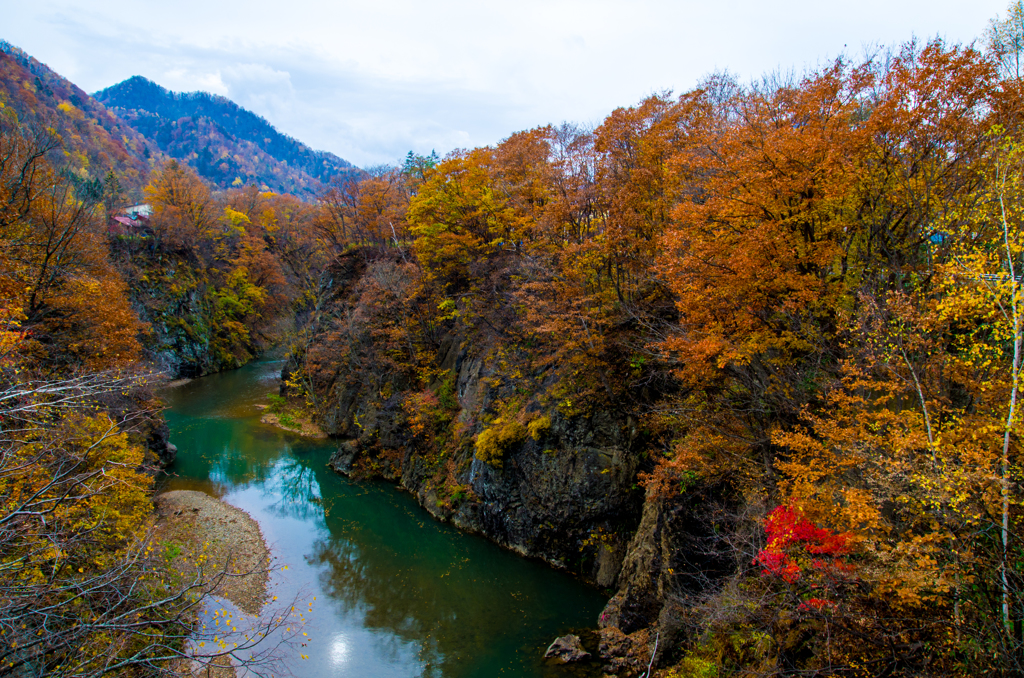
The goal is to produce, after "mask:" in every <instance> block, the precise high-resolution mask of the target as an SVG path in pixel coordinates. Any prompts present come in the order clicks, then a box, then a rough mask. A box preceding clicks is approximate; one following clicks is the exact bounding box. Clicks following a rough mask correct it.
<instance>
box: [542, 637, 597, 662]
mask: <svg viewBox="0 0 1024 678" xmlns="http://www.w3.org/2000/svg"><path fill="white" fill-rule="evenodd" d="M544 657H545V658H546V659H557V660H559V661H561V662H562V663H563V664H569V663H572V662H581V661H586V660H587V659H590V653H589V652H587V651H586V650H584V649H583V643H582V642H580V637H579V636H574V635H568V636H562V637H561V638H555V642H553V643H551V645H549V646H548V649H547V652H545V653H544Z"/></svg>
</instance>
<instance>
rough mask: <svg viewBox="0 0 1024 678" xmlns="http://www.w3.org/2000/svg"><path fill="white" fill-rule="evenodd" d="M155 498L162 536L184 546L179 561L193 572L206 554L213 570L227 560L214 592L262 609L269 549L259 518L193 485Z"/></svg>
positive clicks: (256, 611)
mask: <svg viewBox="0 0 1024 678" xmlns="http://www.w3.org/2000/svg"><path fill="white" fill-rule="evenodd" d="M153 503H154V504H155V505H156V511H157V516H158V518H157V528H156V529H157V537H158V538H159V539H160V540H161V541H163V542H164V543H167V544H170V545H173V546H174V547H177V548H180V549H181V551H180V554H179V555H178V556H177V558H176V561H177V564H178V566H179V567H182V568H183V569H189V568H192V571H194V568H195V563H196V562H197V560H198V556H199V555H200V554H204V553H205V554H206V556H207V559H206V560H207V563H208V565H207V567H206V569H207V572H208V573H209V574H210V575H214V574H216V573H217V572H219V571H221V570H223V569H224V567H225V565H226V567H227V571H228V573H229V576H227V577H224V579H223V580H222V581H221V582H220V584H219V585H218V586H217V588H215V589H214V591H213V592H214V593H215V594H217V595H220V596H224V597H225V598H227V599H228V600H230V601H231V602H233V603H234V604H235V605H237V606H238V607H239V608H241V609H242V610H244V611H245V612H247V613H249V614H253V615H255V614H259V612H260V610H261V609H262V607H263V603H264V602H265V601H266V599H267V580H268V578H269V574H268V568H269V566H270V550H269V549H268V548H267V544H266V542H265V541H264V540H263V535H262V534H261V533H260V526H259V525H258V524H257V523H256V521H255V520H253V519H252V518H251V517H250V516H249V514H248V513H246V512H245V511H243V510H241V509H238V508H235V507H234V506H230V505H228V504H225V503H224V502H222V501H220V500H219V499H214V498H213V497H211V496H209V495H207V494H203V493H202V492H194V491H191V490H174V491H172V492H165V493H164V494H160V495H157V496H156V497H154V498H153ZM209 580H210V579H209V578H208V579H207V581H209Z"/></svg>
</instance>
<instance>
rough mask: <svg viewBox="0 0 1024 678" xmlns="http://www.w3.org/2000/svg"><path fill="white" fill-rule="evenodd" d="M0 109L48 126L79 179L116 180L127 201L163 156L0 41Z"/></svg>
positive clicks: (69, 85) (81, 94)
mask: <svg viewBox="0 0 1024 678" xmlns="http://www.w3.org/2000/svg"><path fill="white" fill-rule="evenodd" d="M0 110H3V111H4V113H5V114H6V115H8V116H10V115H11V114H14V115H15V116H16V119H17V120H19V121H20V122H21V123H22V124H26V125H31V126H32V127H33V128H36V129H42V128H46V127H51V128H53V129H54V130H56V131H57V133H58V134H59V136H60V142H61V145H62V149H63V150H64V151H65V152H66V153H67V154H68V155H67V159H66V160H64V161H62V163H61V164H62V165H63V164H67V166H69V167H70V168H71V169H73V170H74V171H75V172H76V173H77V174H78V175H79V177H81V178H83V179H91V180H97V179H98V180H100V181H102V180H103V179H104V178H105V176H106V175H107V173H109V172H114V173H115V174H116V175H117V176H118V177H119V182H120V184H121V186H122V189H123V190H124V191H126V192H128V194H129V195H128V197H129V198H132V197H134V198H136V199H137V198H139V197H141V194H140V191H141V188H142V186H143V185H145V183H146V181H147V179H148V177H149V171H150V169H151V168H152V167H154V166H156V164H157V163H159V162H162V161H163V160H165V159H166V157H165V156H164V155H163V154H162V153H160V152H159V151H158V150H157V148H156V145H155V144H150V143H149V142H147V141H146V139H145V138H144V137H142V136H141V135H140V134H138V133H137V132H136V131H135V130H133V129H132V128H131V127H130V126H129V125H126V124H125V123H124V121H122V120H120V119H119V118H118V117H117V116H115V115H111V113H110V112H109V111H107V110H106V109H105V108H104V107H103V106H102V105H101V104H98V103H97V102H96V101H95V100H94V99H93V98H92V97H90V96H89V95H88V94H86V93H85V92H83V91H82V90H81V89H79V88H78V87H76V86H75V85H73V84H72V83H70V82H68V81H67V80H65V79H64V78H62V77H61V76H59V75H57V74H56V73H54V72H53V71H51V70H50V69H49V68H47V67H46V65H45V64H41V63H39V62H38V61H36V60H35V59H33V58H32V57H30V56H29V55H27V54H25V53H24V52H23V51H22V50H20V49H18V48H17V47H14V46H13V45H10V44H9V43H7V42H3V41H0Z"/></svg>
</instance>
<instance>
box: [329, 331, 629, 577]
mask: <svg viewBox="0 0 1024 678" xmlns="http://www.w3.org/2000/svg"><path fill="white" fill-rule="evenodd" d="M445 343H446V344H448V345H450V346H452V347H453V349H452V350H453V355H451V356H450V357H448V358H447V359H446V360H445V361H444V362H442V366H444V365H446V364H448V365H451V367H450V368H449V369H452V370H453V371H455V372H456V373H457V377H456V379H455V389H454V390H455V392H456V394H457V398H458V402H459V413H458V415H457V416H456V422H455V423H456V424H457V425H462V426H465V427H467V428H469V429H470V430H472V431H473V432H478V431H479V430H481V429H482V428H483V426H481V425H480V423H479V422H480V419H481V418H483V416H485V415H486V412H487V410H488V407H489V406H490V405H491V404H492V403H493V401H494V400H495V399H496V398H497V397H498V396H499V394H498V393H496V392H494V389H493V387H492V386H491V385H490V383H491V379H492V378H493V376H494V375H495V365H494V364H493V361H492V360H491V358H490V356H488V355H486V354H484V355H480V354H479V353H477V354H475V353H474V352H471V348H470V347H467V346H462V345H461V342H458V341H457V339H456V338H455V337H449V338H446V341H445ZM341 395H342V397H340V398H338V399H337V400H336V401H334V402H335V403H337V404H336V406H335V407H334V408H333V409H332V411H331V412H330V413H328V414H327V415H326V417H325V420H326V422H325V423H326V426H328V427H330V426H332V425H333V428H329V429H328V430H331V432H332V433H334V435H339V436H343V437H347V438H348V439H347V440H343V441H342V442H341V443H340V445H339V448H338V452H337V453H336V454H335V455H334V456H333V458H332V459H331V461H330V466H331V467H332V468H334V469H335V470H336V471H338V472H341V473H345V474H353V473H356V474H358V473H359V470H360V466H359V463H360V462H361V461H362V462H363V463H365V462H366V461H367V460H368V459H370V458H372V459H373V460H374V461H375V462H378V463H385V465H384V466H383V467H378V470H379V471H380V472H381V474H382V475H385V476H390V477H392V478H393V479H394V480H396V481H397V482H398V483H399V484H400V485H401V486H402V487H404V488H406V489H408V490H409V491H410V492H412V493H414V494H415V495H416V496H417V498H418V499H419V502H420V504H422V505H423V506H424V507H425V508H426V509H427V510H428V511H429V512H430V513H431V514H433V515H434V516H435V517H436V518H439V519H441V520H445V521H450V522H452V523H454V524H455V525H457V526H458V527H460V528H462V529H464V530H467V531H470V532H475V533H478V534H482V535H485V536H487V537H488V538H490V539H492V540H494V541H496V542H497V543H499V544H501V545H503V546H506V547H508V548H510V549H512V550H514V551H516V552H518V553H520V554H522V555H524V556H530V557H536V558H541V559H543V560H546V561H547V562H549V563H551V564H553V565H555V566H557V567H562V568H566V569H569V570H571V571H573V572H575V573H577V574H579V575H581V576H583V577H584V578H586V579H588V580H590V581H592V582H594V583H595V584H597V585H599V586H606V587H607V586H613V585H614V584H615V581H616V577H617V575H618V571H619V567H620V564H621V561H622V558H623V557H624V556H625V552H626V549H625V547H626V541H627V539H628V535H630V534H631V533H632V531H633V529H634V527H635V525H636V522H637V519H638V517H639V515H638V514H639V509H640V506H641V502H642V495H641V494H640V493H639V492H638V491H637V490H636V489H635V483H636V471H637V468H638V464H639V459H638V458H637V457H636V456H635V455H633V454H631V452H630V449H629V442H630V441H629V435H628V424H629V420H628V418H627V417H621V418H617V417H616V416H615V415H614V414H612V413H609V412H596V413H592V414H590V415H588V416H578V417H571V418H570V417H566V416H564V415H562V414H561V413H559V412H557V411H554V412H550V413H549V414H548V415H547V416H548V417H549V418H550V427H549V428H548V429H547V430H546V431H545V432H544V433H543V434H542V435H540V436H538V437H537V438H536V439H534V438H533V437H531V436H526V437H525V439H524V440H522V441H521V442H520V443H518V444H517V445H515V446H513V447H512V448H511V449H509V450H508V451H507V452H506V454H505V456H504V458H503V459H502V461H501V465H500V466H497V465H495V464H491V463H487V462H484V461H481V460H480V459H478V458H476V456H475V454H474V448H473V446H472V444H471V443H472V440H471V438H469V437H468V436H467V444H465V445H463V446H462V447H460V448H459V449H458V451H457V452H456V454H455V455H454V457H453V458H452V459H451V460H450V462H451V466H452V467H454V469H455V472H454V481H455V483H454V484H455V485H457V486H458V487H460V488H462V489H461V491H456V495H461V496H455V497H453V496H452V495H451V493H446V492H445V488H444V487H443V486H439V485H438V484H437V483H436V482H435V480H436V475H437V468H436V467H435V466H434V462H433V460H432V459H431V458H430V456H429V455H423V454H417V453H415V446H416V441H415V440H413V436H412V435H411V434H410V431H409V427H408V425H407V424H406V422H405V412H404V411H403V409H402V408H401V407H400V406H398V405H396V404H393V403H388V402H385V403H383V406H382V407H379V408H375V407H372V406H371V407H368V406H367V404H366V402H365V401H363V400H361V399H360V397H359V395H358V393H352V392H351V390H349V389H347V390H345V391H343V392H342V394H341ZM356 421H358V426H357V425H356V424H355V423H354V422H356ZM350 422H353V423H350ZM350 436H351V437H350ZM382 451H383V452H384V454H381V452H382ZM387 452H391V453H392V455H393V456H392V457H390V458H388V455H387ZM372 455H376V456H375V457H373V456H372ZM450 487H451V483H450V484H449V488H450ZM624 535H626V536H624Z"/></svg>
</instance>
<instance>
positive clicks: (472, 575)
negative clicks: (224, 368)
mask: <svg viewBox="0 0 1024 678" xmlns="http://www.w3.org/2000/svg"><path fill="white" fill-rule="evenodd" d="M280 366H281V365H280V363H272V362H262V363H256V364H253V365H249V366H247V367H244V368H242V369H240V370H235V371H233V372H230V373H224V374H219V375H213V376H210V377H204V378H203V379H197V380H195V381H193V382H190V383H188V384H185V385H183V386H179V387H176V388H173V389H168V390H167V391H166V393H165V397H166V399H167V400H168V403H169V404H170V409H169V410H168V412H167V419H168V423H169V424H170V426H171V441H172V442H173V443H174V444H176V445H177V446H178V448H179V456H178V460H177V461H176V462H175V465H174V466H173V467H172V468H171V469H170V470H171V473H172V475H171V476H170V477H168V478H167V479H165V480H164V481H163V486H164V488H165V489H197V490H201V491H204V492H207V493H209V494H212V495H214V496H218V497H221V498H223V499H224V500H225V501H228V502H229V503H231V504H234V505H236V506H239V507H240V508H243V509H245V510H246V511H248V512H249V513H250V514H251V515H252V516H253V517H254V518H256V520H257V521H258V522H259V523H260V527H261V529H262V531H263V533H264V536H265V537H266V539H267V541H268V542H269V543H270V544H271V545H272V548H273V550H274V551H275V554H276V556H277V558H278V559H279V561H280V562H281V563H285V564H287V565H288V566H289V567H288V569H287V570H285V571H282V572H280V573H278V574H277V575H275V577H274V579H273V582H272V583H273V586H274V587H275V591H274V592H275V594H277V595H279V596H282V598H283V597H284V596H288V595H301V596H304V597H306V598H308V599H310V600H312V598H313V597H314V596H315V597H316V599H317V600H316V602H315V603H314V608H313V612H312V614H311V616H310V617H309V624H308V627H307V628H309V630H310V636H311V638H312V640H311V641H310V643H309V647H308V648H305V649H304V650H303V652H306V653H308V654H309V656H310V659H309V660H306V661H301V660H299V659H298V657H297V656H296V658H295V660H294V663H293V665H292V666H291V667H290V668H291V670H292V671H293V672H294V673H295V674H296V675H300V676H310V677H315V676H339V675H350V676H357V675H358V676H430V677H434V676H437V677H442V676H443V677H446V678H463V677H465V678H469V677H474V676H551V677H552V678H554V677H555V676H570V675H575V676H582V675H598V674H599V671H597V668H598V667H597V666H596V665H594V664H591V665H589V666H587V667H580V669H577V670H574V671H572V672H570V671H569V670H568V669H566V668H562V667H556V666H552V665H550V664H548V663H545V662H544V661H543V660H542V658H541V655H542V654H543V652H544V648H545V646H546V645H547V644H548V643H550V642H551V640H553V639H554V638H555V637H556V636H559V635H563V634H565V633H568V632H570V631H572V630H579V629H584V628H586V627H588V626H591V625H593V624H594V623H595V621H596V619H597V615H598V614H599V613H600V611H601V608H602V606H603V604H604V602H605V598H604V596H603V595H602V594H600V593H599V592H598V591H595V590H593V589H591V588H589V587H586V586H584V585H582V584H580V583H579V582H577V581H576V580H574V579H572V578H571V577H569V576H567V575H565V574H564V573H561V572H556V571H554V570H552V569H551V568H549V567H547V566H545V565H543V564H541V563H537V562H532V561H528V560H524V559H522V558H519V557H517V556H515V555H514V554H512V553H510V552H508V551H505V550H503V549H501V548H499V547H497V546H496V545H494V544H492V543H490V542H488V541H486V540H484V539H482V538H479V537H474V536H471V535H466V534H463V533H461V532H459V531H457V530H455V529H454V528H452V527H450V526H448V525H444V524H441V523H438V522H436V521H434V520H433V519H431V518H430V517H429V516H428V515H427V514H426V513H425V512H424V511H423V510H422V509H421V508H420V507H419V506H417V505H416V503H415V501H414V499H413V498H412V497H411V496H410V495H408V494H405V493H402V492H400V491H398V490H397V489H396V488H395V487H394V486H392V485H387V484H383V483H376V482H366V483H355V482H351V481H349V480H347V479H346V478H343V477H341V476H339V475H337V474H335V473H333V472H332V471H330V470H329V469H328V468H327V467H326V462H327V459H328V458H329V456H330V454H331V452H332V451H333V449H334V446H333V445H332V444H331V443H330V442H329V441H327V442H324V441H312V442H311V441H307V440H303V439H301V438H298V437H296V436H293V435H291V434H288V433H286V432H284V431H281V430H279V429H276V428H272V427H270V426H266V425H263V424H261V423H260V422H259V414H260V412H259V410H258V409H257V408H256V405H257V404H259V403H260V402H263V401H265V398H266V395H267V394H268V393H270V392H271V391H274V390H276V388H277V372H278V370H279V369H280ZM588 649H590V650H594V649H596V648H594V647H593V642H592V641H591V647H589V648H588Z"/></svg>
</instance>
